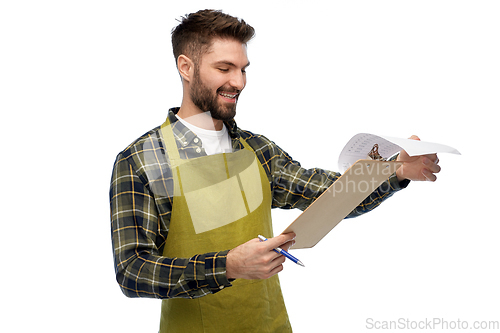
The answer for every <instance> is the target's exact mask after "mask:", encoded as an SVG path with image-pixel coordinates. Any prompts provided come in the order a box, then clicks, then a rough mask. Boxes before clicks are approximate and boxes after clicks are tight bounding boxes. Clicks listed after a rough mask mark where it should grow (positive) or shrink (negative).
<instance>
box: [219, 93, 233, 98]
mask: <svg viewBox="0 0 500 333" xmlns="http://www.w3.org/2000/svg"><path fill="white" fill-rule="evenodd" d="M219 95H221V96H224V97H226V98H235V97H236V95H237V94H234V95H231V94H226V93H222V92H221V93H219Z"/></svg>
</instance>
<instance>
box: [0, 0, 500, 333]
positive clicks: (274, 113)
mask: <svg viewBox="0 0 500 333" xmlns="http://www.w3.org/2000/svg"><path fill="white" fill-rule="evenodd" d="M172 3H173V2H169V1H108V0H100V1H22V0H21V1H9V2H7V1H3V2H2V3H1V4H0V47H1V49H2V50H1V52H0V96H1V97H0V98H1V99H0V103H1V104H0V107H1V112H2V121H1V132H0V135H1V138H2V145H3V154H2V163H1V173H2V176H3V179H2V194H1V195H2V200H1V205H2V206H1V207H2V226H3V227H2V241H1V242H0V247H1V248H0V249H1V253H2V257H3V258H2V259H3V260H2V263H1V265H0V267H1V275H0V279H1V286H2V296H1V297H0V299H1V303H2V308H3V309H4V310H3V313H2V316H1V317H2V318H1V321H0V322H1V324H0V325H2V326H5V327H7V326H8V327H10V328H9V330H8V331H9V332H31V331H44V332H88V331H93V332H156V331H157V329H158V322H159V310H160V301H158V300H148V299H128V298H126V297H125V296H123V295H122V294H121V292H120V290H119V287H118V285H117V283H116V282H115V280H114V271H113V261H112V249H111V235H110V222H109V203H108V186H109V181H110V177H111V170H112V166H113V162H114V158H115V156H116V155H117V153H118V152H119V151H120V150H122V149H123V148H124V147H126V146H127V145H128V144H129V143H130V142H132V141H133V140H134V139H135V138H137V137H138V136H140V135H141V134H143V133H145V132H146V131H148V130H149V129H151V128H153V127H155V126H157V125H159V124H160V123H162V122H163V120H164V118H165V117H166V114H167V110H168V108H170V107H173V106H179V105H180V102H181V89H180V87H181V84H180V79H179V76H178V74H177V73H176V70H175V63H174V59H173V56H172V52H171V46H170V31H171V29H172V28H173V27H174V26H175V25H176V24H177V22H176V20H175V19H176V18H179V17H180V16H181V15H183V14H186V13H190V12H193V11H197V10H198V9H202V8H216V9H223V10H224V11H225V12H227V13H229V14H232V15H235V16H238V17H242V18H244V19H245V20H246V21H247V22H248V23H250V24H251V25H253V26H254V27H255V29H256V31H257V36H256V38H255V39H254V40H253V41H252V42H251V43H250V44H249V47H248V56H249V59H250V61H251V66H250V67H249V69H248V84H247V88H246V89H245V91H244V93H243V94H242V96H241V98H240V102H239V105H238V115H237V118H236V119H237V121H238V124H239V126H240V127H241V128H244V129H249V130H251V131H253V132H255V133H262V134H264V135H266V136H267V137H269V138H271V139H272V140H273V141H275V142H276V143H277V144H278V145H280V146H281V147H282V148H283V149H284V150H286V151H287V152H288V153H289V154H290V155H291V156H292V157H294V158H295V159H297V160H298V161H300V162H301V163H302V164H303V166H305V167H308V168H309V167H316V166H318V167H322V168H326V169H332V170H336V169H337V158H338V155H339V153H340V151H341V150H342V148H343V145H344V144H345V143H346V142H347V141H348V140H349V139H350V138H351V137H352V136H353V135H354V134H356V133H359V132H368V133H374V134H382V135H389V136H400V137H408V136H410V135H412V134H417V135H419V136H420V137H421V139H422V140H426V141H431V142H439V143H443V144H448V145H451V146H453V147H455V148H457V149H458V150H460V151H461V153H462V156H456V155H442V156H440V159H441V166H442V168H443V171H442V173H441V174H439V179H438V181H437V182H436V183H412V184H410V186H409V188H408V189H406V190H405V191H403V192H401V193H398V194H397V195H395V196H394V197H393V198H391V199H389V200H388V201H387V202H386V203H384V204H383V205H382V206H381V207H379V208H377V209H376V210H375V211H374V212H372V213H370V214H368V215H365V216H362V217H360V218H358V219H355V220H348V221H344V222H342V223H341V224H339V225H338V226H337V227H336V228H335V229H334V230H333V232H331V233H330V234H329V235H328V236H327V237H326V238H325V239H324V240H323V241H322V242H321V243H320V244H318V245H317V246H316V247H315V248H313V249H309V250H297V251H295V252H293V253H294V254H295V255H296V256H297V257H299V258H300V259H301V260H302V261H303V262H304V263H305V264H306V268H302V267H298V266H296V265H294V264H293V263H290V262H287V263H286V265H285V270H284V271H283V272H282V273H281V274H280V278H281V281H282V286H283V292H284V295H285V299H286V303H287V307H288V311H289V315H290V318H291V321H292V325H293V326H294V331H295V332H299V333H300V332H362V331H365V330H367V329H366V326H367V325H366V324H367V322H366V320H367V319H368V318H373V320H374V321H375V320H376V321H384V320H385V321H389V320H398V319H399V318H407V319H409V320H413V321H419V320H425V319H431V320H432V318H442V319H443V320H447V321H457V320H458V319H460V320H461V321H469V322H470V323H469V324H470V325H472V323H473V321H475V320H486V321H489V320H496V321H500V315H499V314H500V284H499V283H498V281H500V268H499V264H498V263H499V260H498V257H499V253H500V242H499V236H500V226H499V217H498V196H497V195H495V192H496V190H497V189H498V186H499V181H498V175H497V170H498V163H499V162H500V159H499V152H498V146H497V144H498V140H497V133H496V132H497V131H498V130H497V129H498V123H499V121H498V111H499V110H500V98H499V88H500V79H499V78H500V61H499V60H498V59H500V43H499V37H500V36H499V35H500V20H499V19H498V18H499V17H500V5H499V3H498V2H497V1H441V0H433V1H425V0H424V1H328V2H327V1H266V2H265V6H264V5H261V3H258V4H256V3H255V2H252V1H246V2H238V1H218V2H216V1H182V2H180V3H182V4H172ZM262 3H264V2H262ZM273 214H274V222H275V232H276V233H279V232H281V231H282V230H283V229H284V228H285V227H286V226H287V225H288V224H289V223H290V222H291V221H293V219H294V218H295V217H296V216H297V215H298V214H299V212H297V211H274V212H273ZM436 328H438V327H436ZM2 330H3V329H2Z"/></svg>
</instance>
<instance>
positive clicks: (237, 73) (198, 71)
mask: <svg viewBox="0 0 500 333" xmlns="http://www.w3.org/2000/svg"><path fill="white" fill-rule="evenodd" d="M249 64H250V63H249V62H248V58H247V50H246V45H244V44H241V43H240V42H238V41H236V40H231V39H215V40H214V41H213V44H212V47H211V48H210V49H209V51H208V52H207V53H205V54H203V55H202V56H201V59H200V61H199V63H198V64H195V71H194V77H193V80H192V81H191V85H190V97H191V100H192V101H193V103H194V104H195V105H196V106H197V107H198V108H199V109H200V110H201V111H202V112H206V111H210V112H211V115H212V118H214V119H218V120H231V119H233V118H234V116H235V115H236V103H237V101H238V97H239V94H240V93H241V91H242V90H243V88H245V85H246V73H245V70H246V68H247V67H248V65H249Z"/></svg>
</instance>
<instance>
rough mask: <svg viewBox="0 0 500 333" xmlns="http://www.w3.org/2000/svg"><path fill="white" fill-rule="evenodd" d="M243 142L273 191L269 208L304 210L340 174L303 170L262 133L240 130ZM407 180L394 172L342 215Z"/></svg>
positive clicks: (359, 210)
mask: <svg viewBox="0 0 500 333" xmlns="http://www.w3.org/2000/svg"><path fill="white" fill-rule="evenodd" d="M243 136H244V137H245V138H246V140H247V142H249V143H251V144H250V145H251V146H252V148H253V149H254V150H255V152H256V153H257V157H258V158H259V160H260V161H261V163H262V164H263V166H264V169H265V170H266V172H268V175H269V179H270V182H271V187H272V190H273V208H283V209H292V208H298V209H300V210H304V209H306V208H307V207H308V206H309V205H310V204H311V203H313V202H314V200H316V199H317V198H318V197H319V196H320V195H321V194H322V193H323V192H324V191H325V190H327V189H328V187H330V185H332V184H333V183H334V182H335V181H336V180H337V179H338V178H339V177H340V176H341V174H340V173H337V172H332V171H328V170H324V169H319V168H312V169H305V168H303V167H302V166H301V165H300V163H299V162H297V161H295V160H293V159H292V157H290V155H288V154H287V153H286V152H285V151H284V150H282V149H281V148H280V147H279V146H277V145H276V144H275V143H274V142H272V141H270V140H269V139H267V138H266V137H264V136H262V135H255V134H252V133H251V132H246V131H244V132H243ZM407 185H408V182H403V183H401V184H400V183H399V181H398V179H397V177H396V174H393V175H391V176H390V178H389V179H388V180H387V181H385V182H384V183H382V185H380V186H379V187H378V188H377V189H376V190H375V191H374V192H372V193H371V194H370V195H369V196H368V197H367V198H366V199H365V200H364V201H363V202H361V203H360V204H359V205H358V206H357V207H356V208H355V209H354V210H353V211H352V212H351V213H350V214H349V215H348V216H347V217H346V218H352V217H356V216H359V215H362V214H364V213H367V212H369V211H371V210H373V209H375V208H376V207H378V206H379V205H380V204H381V203H382V202H383V201H384V200H386V199H387V198H389V197H390V196H392V195H393V194H394V193H395V192H397V191H399V190H401V189H402V188H405V187H406V186H407Z"/></svg>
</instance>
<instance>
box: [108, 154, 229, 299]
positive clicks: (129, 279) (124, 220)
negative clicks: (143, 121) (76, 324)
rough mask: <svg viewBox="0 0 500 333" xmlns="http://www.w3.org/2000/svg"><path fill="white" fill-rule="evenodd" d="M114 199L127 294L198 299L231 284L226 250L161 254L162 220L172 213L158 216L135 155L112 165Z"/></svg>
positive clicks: (117, 257)
mask: <svg viewBox="0 0 500 333" xmlns="http://www.w3.org/2000/svg"><path fill="white" fill-rule="evenodd" d="M136 153H140V152H136ZM110 204H111V230H112V243H113V250H114V261H115V273H116V279H117V282H118V284H119V285H120V287H121V289H122V291H123V293H124V294H125V295H126V296H128V297H150V298H160V299H164V298H174V297H179V298H197V297H201V296H205V295H207V294H210V293H215V292H218V291H220V290H221V289H222V288H223V287H225V286H230V285H231V284H230V282H229V281H228V280H227V278H226V275H225V267H226V256H227V252H228V251H224V252H214V253H204V254H199V255H196V256H194V257H192V258H167V257H163V256H161V248H162V246H163V245H164V242H165V239H166V237H167V234H168V232H167V230H168V226H162V225H161V220H163V221H167V222H169V220H170V216H162V219H160V218H159V216H158V211H157V208H156V205H155V200H154V198H153V196H152V195H151V193H150V192H149V190H148V188H147V187H146V186H145V184H144V181H143V180H142V179H141V177H139V176H138V174H137V169H136V166H135V165H134V164H133V159H131V158H127V157H124V156H123V155H122V154H120V155H118V157H117V159H116V162H115V165H114V168H113V176H112V180H111V187H110Z"/></svg>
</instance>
